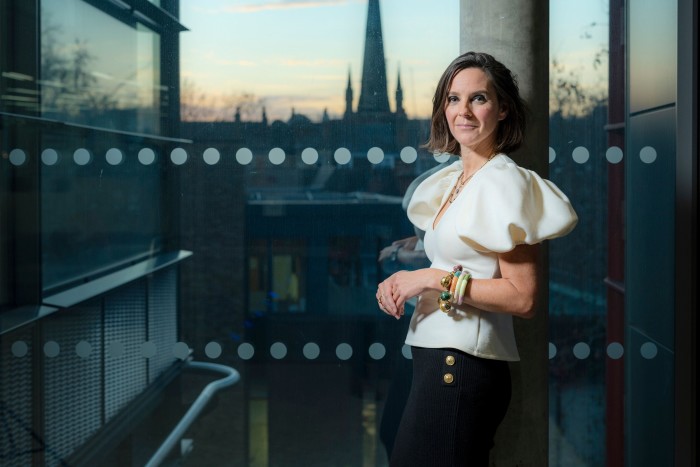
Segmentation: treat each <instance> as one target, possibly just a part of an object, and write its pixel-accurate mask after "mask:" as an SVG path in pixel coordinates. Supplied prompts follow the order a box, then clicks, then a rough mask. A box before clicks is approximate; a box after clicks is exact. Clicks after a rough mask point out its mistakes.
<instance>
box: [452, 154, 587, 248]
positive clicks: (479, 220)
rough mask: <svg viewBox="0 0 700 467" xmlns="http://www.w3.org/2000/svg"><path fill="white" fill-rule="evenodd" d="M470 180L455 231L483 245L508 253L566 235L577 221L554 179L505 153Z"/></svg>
mask: <svg viewBox="0 0 700 467" xmlns="http://www.w3.org/2000/svg"><path fill="white" fill-rule="evenodd" d="M472 182H474V185H473V186H472V187H471V190H470V191H469V193H465V194H466V195H468V196H466V197H465V201H464V204H463V205H462V207H463V209H464V212H465V216H463V221H462V222H461V223H460V225H459V227H458V231H459V232H460V234H461V235H464V236H465V237H469V238H471V239H472V240H474V241H475V242H476V243H477V244H479V245H480V247H481V248H484V249H487V250H491V251H509V250H510V249H512V248H513V247H514V246H515V245H518V244H520V243H528V244H533V243H539V242H540V241H542V240H546V239H549V238H554V237H557V236H562V235H565V234H566V233H568V232H569V231H571V229H573V227H574V226H575V225H576V222H577V219H578V218H577V216H576V213H575V211H574V209H573V207H572V206H571V203H570V201H569V199H568V198H567V196H566V195H565V194H564V193H563V192H562V191H561V190H560V189H559V188H558V187H557V186H556V185H555V184H554V183H552V182H550V181H549V180H546V179H544V178H542V177H540V176H539V175H538V174H537V173H536V172H534V171H532V170H529V169H525V168H523V167H520V166H519V165H518V164H516V163H515V162H514V161H513V160H512V159H511V158H510V157H508V156H506V155H504V154H499V155H498V156H496V157H494V158H493V159H492V160H491V161H490V162H489V164H488V165H487V166H485V167H484V170H482V171H481V174H480V175H479V177H478V179H477V177H474V180H472ZM466 214H469V215H466Z"/></svg>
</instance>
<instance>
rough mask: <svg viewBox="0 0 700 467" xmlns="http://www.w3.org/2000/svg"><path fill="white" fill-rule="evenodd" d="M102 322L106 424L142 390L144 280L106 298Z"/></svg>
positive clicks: (144, 324)
mask: <svg viewBox="0 0 700 467" xmlns="http://www.w3.org/2000/svg"><path fill="white" fill-rule="evenodd" d="M104 320H105V322H104V336H105V337H104V338H105V342H104V344H105V357H104V368H105V387H104V391H105V400H104V404H105V421H109V420H111V419H112V417H114V416H115V415H116V414H117V413H118V412H119V411H120V410H121V409H122V408H123V407H124V406H125V405H126V404H128V403H129V402H131V400H133V398H134V397H136V396H137V395H138V394H139V393H141V391H143V390H144V389H145V388H146V384H147V375H146V359H145V358H144V357H143V353H142V348H143V344H144V343H145V342H146V283H145V280H140V281H137V282H135V283H133V284H131V285H128V286H126V287H124V288H122V289H120V290H118V291H116V292H115V293H113V294H110V295H108V296H106V297H105V299H104ZM122 351H123V352H122Z"/></svg>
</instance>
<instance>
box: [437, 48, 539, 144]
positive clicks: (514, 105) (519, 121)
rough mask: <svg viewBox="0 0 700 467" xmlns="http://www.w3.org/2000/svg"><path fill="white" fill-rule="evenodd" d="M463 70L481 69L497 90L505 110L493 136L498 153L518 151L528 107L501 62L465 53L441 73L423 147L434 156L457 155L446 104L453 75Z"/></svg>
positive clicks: (476, 54) (512, 78)
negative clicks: (443, 153)
mask: <svg viewBox="0 0 700 467" xmlns="http://www.w3.org/2000/svg"><path fill="white" fill-rule="evenodd" d="M466 68H480V69H481V70H483V72H484V73H486V76H487V78H488V80H489V81H490V82H491V84H492V85H493V87H494V88H495V89H496V96H497V98H498V103H499V104H500V105H502V106H504V107H505V108H506V111H507V114H506V117H505V118H504V119H503V120H501V122H500V123H499V125H498V130H497V133H496V147H495V148H494V149H495V150H496V152H497V153H501V152H502V153H506V154H507V153H510V152H512V151H515V150H516V149H518V148H519V147H520V145H521V144H522V142H523V138H524V136H525V126H526V123H527V122H526V120H527V113H528V110H527V106H526V104H525V101H524V100H523V99H522V98H521V97H520V90H519V89H518V82H517V80H516V79H515V77H514V76H513V74H512V73H511V71H510V70H509V69H508V68H506V66H505V65H503V64H502V63H501V62H499V61H498V60H496V59H495V58H493V57H492V56H491V55H489V54H487V53H483V52H466V53H464V54H462V55H460V56H459V57H457V58H455V59H454V60H453V61H452V63H450V65H449V66H448V67H447V69H446V70H445V71H444V72H443V74H442V77H440V81H439V82H438V85H437V88H436V89H435V95H434V96H433V115H432V119H431V123H430V138H429V139H428V142H427V143H426V144H425V147H426V148H427V149H429V150H431V151H433V152H447V153H450V154H457V155H458V154H459V143H458V142H457V140H455V138H454V136H452V133H450V128H449V126H448V124H447V118H445V104H446V102H447V95H448V93H449V91H450V85H451V84H452V80H453V79H454V77H455V75H457V73H459V72H460V71H462V70H464V69H466Z"/></svg>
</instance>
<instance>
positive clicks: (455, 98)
mask: <svg viewBox="0 0 700 467" xmlns="http://www.w3.org/2000/svg"><path fill="white" fill-rule="evenodd" d="M458 100H459V98H457V96H447V103H448V104H451V103H453V102H457V101H458Z"/></svg>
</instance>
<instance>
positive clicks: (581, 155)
mask: <svg viewBox="0 0 700 467" xmlns="http://www.w3.org/2000/svg"><path fill="white" fill-rule="evenodd" d="M399 156H400V158H401V160H402V161H403V162H405V163H406V164H411V163H413V162H415V161H416V159H417V158H418V151H416V149H415V148H413V147H410V146H406V147H405V148H403V149H402V150H401V152H400V153H399ZM623 156H624V154H623V152H622V149H620V148H619V147H617V146H611V147H609V148H608V149H607V150H606V151H605V159H606V160H607V161H608V162H609V163H611V164H618V163H620V162H622V159H623ZM137 157H138V160H139V162H140V163H141V164H142V165H151V164H153V163H154V162H155V161H156V153H155V151H153V149H150V148H143V149H141V150H140V151H139V152H138V156H137ZM267 157H268V159H269V161H270V163H271V164H273V165H280V164H282V163H283V162H284V161H285V160H286V158H287V155H286V153H285V152H284V150H283V149H281V148H272V149H270V151H269V152H268V154H267ZM434 157H435V160H436V161H438V162H446V161H447V160H449V158H450V155H449V154H436V155H435V156H434ZM656 157H657V155H656V150H655V149H654V148H652V147H651V146H645V147H643V148H642V149H641V150H640V151H639V159H640V160H641V161H642V162H644V163H647V164H651V163H652V162H654V161H655V160H656ZM188 158H189V155H188V154H187V151H185V150H184V149H183V148H175V149H173V150H172V151H171V152H170V161H171V162H172V163H173V164H175V165H183V164H184V163H186V162H187V159H188ZM556 158H557V153H556V151H555V150H554V149H553V148H551V147H550V148H549V162H550V163H552V162H554V161H555V160H556ZM571 158H572V160H573V161H574V162H576V163H578V164H585V163H586V162H588V161H589V160H590V159H591V154H590V151H589V150H588V149H586V148H585V147H583V146H578V147H577V148H574V150H573V151H572V152H571ZM59 159H60V156H59V153H58V151H56V150H55V149H51V148H49V149H44V150H43V151H42V153H41V161H42V162H43V163H44V165H47V166H52V165H56V164H57V163H58V162H59ZM93 159H94V158H93V155H92V153H91V152H90V151H89V150H87V149H85V148H79V149H76V150H75V151H74V152H73V162H75V164H77V165H88V164H89V163H90V162H92V161H93ZM124 159H125V158H124V153H123V152H122V151H121V150H119V149H117V148H111V149H109V150H107V152H106V153H105V160H106V161H107V163H108V164H110V165H119V164H121V163H122V162H124ZM202 159H203V160H204V162H205V163H206V164H208V165H215V164H217V163H218V162H219V161H220V160H221V152H219V150H218V149H215V148H208V149H205V150H204V152H203V153H202ZM333 159H334V160H335V161H336V162H337V163H338V164H340V165H345V164H347V163H349V162H350V160H351V159H352V153H351V152H350V150H349V149H347V148H338V149H336V150H335V152H334V153H333ZM9 160H10V163H11V164H13V165H15V166H21V165H23V164H25V163H26V162H27V160H28V156H27V153H26V152H25V151H24V150H22V149H13V150H12V151H10V154H9ZM301 160H302V161H303V162H304V163H305V164H309V165H312V164H315V163H316V162H318V151H317V150H316V149H314V148H306V149H304V150H303V151H302V152H301ZM367 160H368V161H369V162H371V163H372V164H380V163H381V162H382V161H383V160H384V151H383V150H382V149H381V148H378V147H373V148H371V149H370V150H369V151H367ZM236 161H237V162H238V163H239V164H241V165H248V164H250V163H251V162H252V161H253V151H251V150H250V149H248V148H241V149H239V150H238V151H236Z"/></svg>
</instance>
